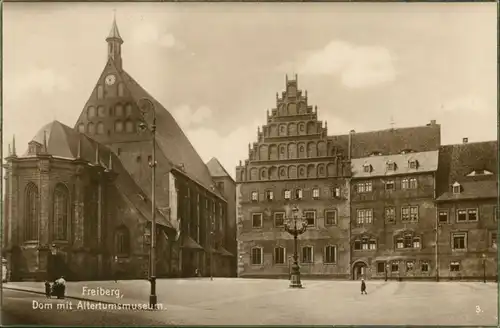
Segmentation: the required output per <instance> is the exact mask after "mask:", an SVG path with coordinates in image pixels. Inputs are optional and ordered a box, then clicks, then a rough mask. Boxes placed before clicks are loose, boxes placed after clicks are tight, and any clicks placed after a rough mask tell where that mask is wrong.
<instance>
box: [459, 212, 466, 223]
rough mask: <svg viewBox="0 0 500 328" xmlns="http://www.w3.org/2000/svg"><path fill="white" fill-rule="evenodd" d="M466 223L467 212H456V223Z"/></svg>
mask: <svg viewBox="0 0 500 328" xmlns="http://www.w3.org/2000/svg"><path fill="white" fill-rule="evenodd" d="M465 221H467V210H457V222H465Z"/></svg>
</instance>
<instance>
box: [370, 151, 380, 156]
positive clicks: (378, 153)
mask: <svg viewBox="0 0 500 328" xmlns="http://www.w3.org/2000/svg"><path fill="white" fill-rule="evenodd" d="M370 156H382V153H381V152H379V151H374V152H372V153H371V154H370Z"/></svg>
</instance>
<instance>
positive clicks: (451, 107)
mask: <svg viewBox="0 0 500 328" xmlns="http://www.w3.org/2000/svg"><path fill="white" fill-rule="evenodd" d="M495 110H496V108H494V107H491V106H488V104H487V102H486V101H484V99H482V98H479V97H476V96H472V95H468V96H463V97H460V98H457V99H454V100H451V101H448V102H446V103H444V104H442V105H441V112H445V113H452V112H454V113H466V112H468V113H477V114H482V113H487V112H492V111H495Z"/></svg>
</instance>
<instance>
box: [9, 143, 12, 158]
mask: <svg viewBox="0 0 500 328" xmlns="http://www.w3.org/2000/svg"><path fill="white" fill-rule="evenodd" d="M10 155H12V149H10V143H9V156H10Z"/></svg>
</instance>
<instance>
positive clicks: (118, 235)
mask: <svg viewBox="0 0 500 328" xmlns="http://www.w3.org/2000/svg"><path fill="white" fill-rule="evenodd" d="M129 253H130V233H129V230H128V228H127V227H126V226H124V225H122V226H120V227H118V228H117V229H116V231H115V254H116V255H119V256H128V255H129Z"/></svg>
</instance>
